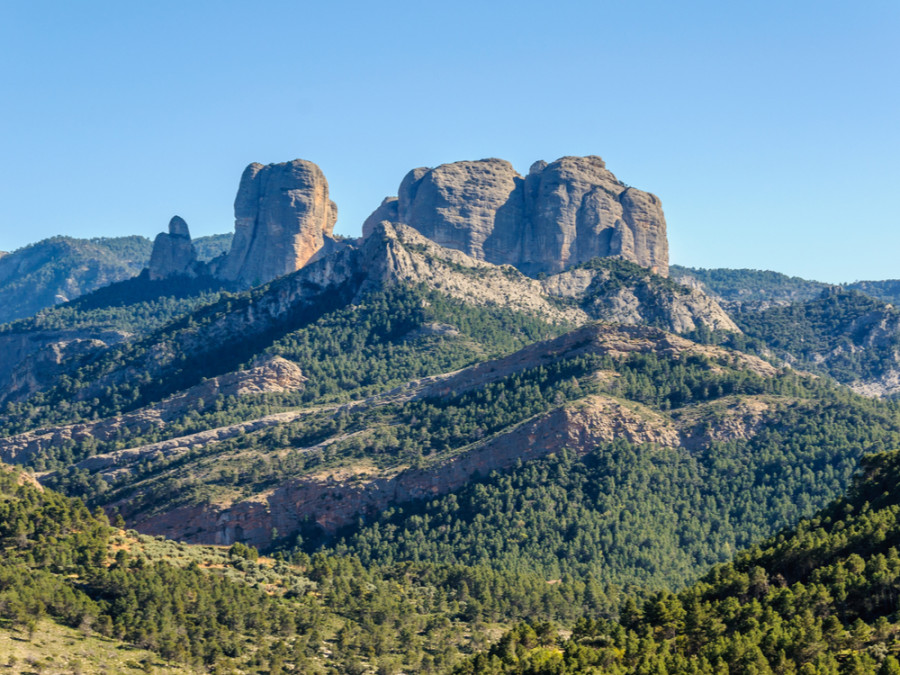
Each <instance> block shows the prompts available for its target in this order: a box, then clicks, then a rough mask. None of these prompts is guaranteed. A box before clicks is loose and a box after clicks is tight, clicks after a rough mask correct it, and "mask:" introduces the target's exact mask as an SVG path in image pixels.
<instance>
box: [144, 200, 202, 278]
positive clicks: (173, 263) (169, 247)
mask: <svg viewBox="0 0 900 675" xmlns="http://www.w3.org/2000/svg"><path fill="white" fill-rule="evenodd" d="M148 272H149V275H150V278H151V279H152V280H154V281H157V280H159V279H168V278H169V277H175V276H196V274H197V251H196V250H194V244H193V243H192V242H191V233H190V230H188V225H187V223H186V222H184V219H183V218H181V217H179V216H174V217H173V218H172V220H170V221H169V231H168V233H166V232H160V233H159V234H158V235H156V239H155V240H154V241H153V252H152V253H151V254H150V265H149V270H148Z"/></svg>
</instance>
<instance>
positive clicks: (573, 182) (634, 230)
mask: <svg viewBox="0 0 900 675" xmlns="http://www.w3.org/2000/svg"><path fill="white" fill-rule="evenodd" d="M385 220H387V221H390V222H399V223H404V224H406V225H409V226H411V227H413V228H415V229H416V230H418V231H419V232H421V233H422V234H423V235H424V236H426V237H428V238H429V239H431V240H432V241H434V242H436V243H437V244H440V245H441V246H445V247H448V248H454V249H457V250H460V251H463V252H464V253H466V254H468V255H470V256H472V257H474V258H476V259H479V260H485V261H487V262H491V263H495V264H498V265H502V264H508V265H514V266H515V267H517V268H518V269H520V270H521V271H522V272H524V273H526V274H528V275H530V276H537V275H540V274H556V273H558V272H561V271H563V270H565V269H567V268H569V267H572V266H574V265H577V264H579V263H583V262H586V261H587V260H590V259H591V258H595V257H620V258H623V259H625V260H630V261H632V262H636V263H638V264H639V265H642V266H644V267H647V268H650V269H651V270H653V271H654V272H656V273H658V274H661V275H663V276H666V275H667V274H668V270H669V247H668V240H667V239H666V221H665V216H664V215H663V211H662V204H661V202H660V200H659V198H658V197H656V196H655V195H652V194H650V193H648V192H643V191H641V190H637V189H635V188H632V187H629V186H627V185H625V184H624V183H622V182H621V181H620V180H618V179H617V178H616V177H615V176H614V175H613V174H612V173H611V172H610V171H609V170H608V169H607V168H606V164H605V163H604V162H603V160H602V159H601V158H599V157H594V156H589V157H562V158H560V159H558V160H556V161H555V162H552V163H550V164H547V163H546V162H543V161H539V162H535V163H534V164H533V165H532V167H531V170H530V171H529V174H528V176H526V177H522V176H520V175H519V174H518V173H517V172H516V170H515V169H514V168H513V167H512V165H511V164H510V163H509V162H506V161H504V160H501V159H483V160H479V161H474V162H454V163H452V164H443V165H441V166H439V167H436V168H434V169H429V168H418V169H413V170H412V171H410V172H409V173H408V174H407V175H406V177H405V178H404V179H403V181H402V182H401V184H400V188H399V190H398V195H397V197H396V198H390V197H389V198H387V199H385V200H384V202H382V204H381V206H379V207H378V208H377V209H376V210H375V211H374V212H373V213H372V215H371V216H369V218H367V219H366V222H365V223H364V224H363V236H367V235H369V234H370V233H371V232H373V231H374V229H375V226H376V225H378V223H379V222H382V221H385Z"/></svg>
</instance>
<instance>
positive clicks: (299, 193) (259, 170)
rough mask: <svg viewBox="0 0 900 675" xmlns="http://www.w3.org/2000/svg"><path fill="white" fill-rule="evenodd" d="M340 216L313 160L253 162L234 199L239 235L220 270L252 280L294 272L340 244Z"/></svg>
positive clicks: (249, 282) (226, 276) (257, 281)
mask: <svg viewBox="0 0 900 675" xmlns="http://www.w3.org/2000/svg"><path fill="white" fill-rule="evenodd" d="M336 220H337V206H336V205H335V203H334V202H333V201H331V200H330V199H329V198H328V181H326V180H325V176H324V174H323V173H322V170H321V169H319V167H318V166H316V165H315V164H313V163H312V162H307V161H305V160H302V159H296V160H294V161H293V162H285V163H282V164H269V165H267V166H263V165H262V164H255V163H254V164H251V165H250V166H248V167H247V168H246V169H245V170H244V174H243V176H242V177H241V184H240V187H239V188H238V193H237V197H236V198H235V200H234V228H235V234H234V241H233V243H232V245H231V250H230V251H229V253H228V255H227V256H226V258H225V260H224V261H223V262H222V264H221V265H220V266H219V268H218V271H217V274H218V276H219V277H221V278H223V279H227V280H230V281H237V282H238V283H240V284H241V285H244V286H251V285H257V284H262V283H266V282H268V281H271V280H272V279H275V278H276V277H279V276H282V275H284V274H290V273H291V272H295V271H297V270H298V269H300V268H301V267H303V266H304V265H305V264H306V263H307V262H309V261H310V260H311V259H312V258H313V257H314V256H316V254H319V253H320V252H324V253H327V252H330V251H331V250H333V249H334V248H337V242H336V240H335V239H334V238H333V237H332V236H331V232H332V229H333V228H334V223H335V221H336Z"/></svg>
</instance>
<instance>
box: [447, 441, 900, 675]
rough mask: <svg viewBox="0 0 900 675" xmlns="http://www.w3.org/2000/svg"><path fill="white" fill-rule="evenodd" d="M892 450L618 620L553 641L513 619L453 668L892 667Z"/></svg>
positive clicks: (895, 475)
mask: <svg viewBox="0 0 900 675" xmlns="http://www.w3.org/2000/svg"><path fill="white" fill-rule="evenodd" d="M898 484H900V452H897V451H894V452H890V453H884V454H879V455H875V456H871V457H868V458H866V460H865V461H864V462H863V473H862V475H861V476H860V477H859V478H858V479H857V481H856V482H855V484H854V486H853V487H852V489H851V490H850V491H849V493H848V495H847V496H846V497H844V498H842V499H839V500H837V501H836V502H834V503H833V504H832V505H830V506H829V507H828V508H826V509H824V510H823V511H822V512H820V513H819V514H818V515H816V516H815V517H813V518H811V519H808V520H804V521H802V522H800V523H799V525H797V526H796V527H795V528H791V529H790V530H786V531H785V532H784V533H782V534H779V535H778V536H777V537H775V538H773V539H769V540H767V541H765V542H763V543H761V544H759V545H756V546H753V547H752V548H750V549H749V550H747V551H744V552H742V553H740V554H739V555H737V557H736V559H735V560H734V562H732V563H728V564H726V565H721V566H718V567H716V568H714V569H713V570H712V571H711V572H710V573H709V574H708V575H707V576H705V577H704V578H703V579H702V580H701V581H699V582H698V583H696V584H694V585H692V586H691V587H689V588H687V589H686V590H684V591H682V592H680V593H677V594H672V593H669V592H661V593H658V594H657V595H655V596H653V597H651V598H649V599H648V600H646V601H645V602H643V603H634V602H628V603H626V605H625V607H624V608H623V610H622V612H621V614H620V616H619V619H618V620H608V619H603V618H595V617H591V618H584V619H582V620H580V621H578V622H577V623H576V624H575V626H574V631H573V632H572V635H571V637H569V638H568V639H565V640H560V638H559V636H558V633H557V632H556V631H555V630H553V629H552V628H551V627H549V626H547V625H546V624H540V623H539V624H536V625H525V624H523V625H521V626H519V627H517V628H516V629H515V630H514V631H511V632H510V633H508V634H507V635H505V636H504V637H503V638H502V639H501V640H500V641H499V642H498V643H497V644H496V645H495V646H494V647H492V648H491V649H490V650H489V651H488V652H486V653H485V654H481V655H479V656H477V657H476V658H474V659H471V660H470V661H468V662H467V663H466V664H465V665H463V666H460V667H459V668H457V669H456V670H455V671H454V672H455V673H459V674H463V673H469V674H473V675H474V674H475V673H484V674H487V673H528V674H534V675H537V674H539V673H540V674H543V673H547V674H549V673H554V674H567V673H598V674H600V673H651V672H654V673H655V672H665V673H717V672H728V673H751V672H753V673H879V674H884V675H887V674H892V673H898V672H900V661H898V658H897V656H898V647H900V622H898V617H897V615H896V609H897V593H898V588H900V585H898V584H900V553H898V546H900V520H898V518H900V490H898Z"/></svg>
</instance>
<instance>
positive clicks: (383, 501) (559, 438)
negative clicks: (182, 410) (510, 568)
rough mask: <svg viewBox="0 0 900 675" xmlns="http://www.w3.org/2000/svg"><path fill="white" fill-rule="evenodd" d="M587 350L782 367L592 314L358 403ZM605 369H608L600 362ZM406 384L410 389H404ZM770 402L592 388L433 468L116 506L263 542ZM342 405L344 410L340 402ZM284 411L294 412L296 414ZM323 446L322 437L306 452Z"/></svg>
mask: <svg viewBox="0 0 900 675" xmlns="http://www.w3.org/2000/svg"><path fill="white" fill-rule="evenodd" d="M586 353H591V354H606V355H610V356H613V357H616V358H624V357H627V356H628V355H629V354H633V353H654V354H657V355H659V356H662V357H666V358H673V359H680V358H684V357H687V356H692V355H703V356H706V357H709V358H710V359H711V360H712V361H711V364H710V367H712V368H715V367H717V366H716V362H717V361H718V362H725V361H727V362H728V363H729V364H735V361H734V359H737V362H736V365H738V367H741V368H743V369H746V370H749V371H751V372H756V373H758V374H759V375H761V376H763V377H771V376H773V375H774V374H775V373H776V372H777V371H776V369H775V368H774V367H773V366H772V365H771V364H768V363H766V362H765V361H762V360H761V359H758V358H756V357H753V356H750V355H746V354H738V353H733V352H729V351H727V350H725V349H722V348H720V347H716V346H702V345H698V344H696V343H693V342H690V341H689V340H685V339H683V338H680V337H678V336H675V335H671V334H667V333H664V332H662V331H659V330H657V329H653V328H648V327H628V326H608V325H601V324H592V325H589V326H585V327H583V328H580V329H578V330H576V331H572V332H570V333H568V334H566V335H563V336H561V337H559V338H556V339H554V340H549V341H545V342H541V343H537V344H535V345H531V346H529V347H526V348H524V349H522V350H520V351H518V352H516V353H515V354H512V355H510V356H508V357H505V358H501V359H495V360H493V361H490V362H486V363H482V364H478V365H475V366H472V367H470V368H466V369H463V370H461V371H458V372H455V373H448V374H445V375H442V376H437V377H433V378H428V381H420V382H413V383H410V384H409V385H408V386H407V387H398V388H397V389H396V390H394V391H392V392H388V393H386V394H385V395H384V396H383V397H375V399H379V398H380V400H371V401H369V402H367V403H356V404H348V405H379V404H387V403H396V402H397V401H398V400H402V399H406V400H409V398H419V397H435V396H437V397H440V396H442V395H447V394H450V393H452V394H454V395H458V394H461V393H465V392H466V391H470V390H473V389H478V388H481V387H483V386H484V385H485V384H487V383H489V382H493V381H496V380H499V379H502V378H505V377H508V376H509V375H511V374H514V373H516V372H520V371H522V370H525V369H528V368H533V367H535V365H537V364H547V363H552V362H555V361H558V360H562V359H568V358H571V357H574V356H579V355H582V354H586ZM600 375H602V373H598V376H600ZM403 392H409V393H408V395H404V394H403ZM713 406H717V407H716V408H715V409H714V410H712V413H714V414H710V413H708V412H705V410H706V409H707V408H708V409H712V408H713ZM767 410H768V407H767V405H761V406H759V405H750V404H747V405H744V404H741V403H738V404H737V405H734V406H727V405H718V403H714V404H710V405H707V404H700V405H698V406H696V408H695V410H694V411H693V412H692V413H691V414H686V413H684V412H680V413H679V415H680V416H673V415H665V414H662V413H659V412H656V411H654V410H651V409H649V408H647V407H645V406H643V405H641V404H638V403H634V402H628V401H621V400H618V399H614V398H611V397H609V396H606V395H600V394H593V395H589V396H586V397H585V398H583V399H581V400H579V401H576V402H574V403H570V404H567V405H564V406H561V407H558V408H556V409H555V410H552V411H550V412H548V413H546V414H541V415H538V416H535V417H534V418H532V419H530V420H526V421H524V422H522V423H520V424H519V425H517V426H515V427H514V428H511V429H507V430H504V431H503V432H501V433H500V434H498V435H496V436H493V437H490V438H487V439H484V440H483V441H481V442H479V443H476V444H474V445H473V446H470V447H468V448H466V449H465V450H464V451H463V452H461V453H459V454H457V455H455V456H452V457H449V458H447V459H445V460H443V461H442V462H440V463H439V464H437V465H435V466H432V467H428V468H423V469H407V470H405V471H401V472H399V473H396V472H395V473H393V474H386V475H382V476H379V477H376V478H374V479H366V480H363V481H362V482H360V481H347V480H344V479H343V478H341V477H340V476H339V475H336V476H327V475H326V476H307V477H305V478H298V479H293V480H289V481H287V482H285V483H284V484H282V485H281V486H278V487H276V488H274V489H273V490H272V491H270V492H268V493H266V494H264V495H258V496H256V497H254V498H252V499H249V500H245V501H238V502H235V503H231V504H226V503H219V504H217V505H204V506H200V507H187V508H178V509H174V510H172V511H168V512H163V513H150V512H143V511H142V512H136V511H134V510H133V507H132V506H131V505H130V503H124V502H123V503H121V504H117V505H115V506H116V507H117V508H119V509H121V511H122V512H123V514H124V515H125V516H126V517H127V518H129V519H130V520H131V522H132V523H133V524H134V525H135V526H136V527H138V528H139V529H140V530H141V531H144V532H148V533H151V534H165V535H167V536H174V537H177V538H181V539H185V540H187V541H192V542H202V543H219V544H228V543H231V542H232V541H235V540H244V541H248V542H250V543H254V544H259V545H261V544H265V543H266V542H267V541H268V539H267V538H268V537H269V536H270V533H271V530H272V528H273V527H274V528H277V529H278V530H279V531H281V532H291V531H292V530H293V529H295V528H296V527H297V523H298V522H300V521H302V520H304V519H307V518H310V519H313V520H314V521H315V522H316V523H318V524H319V525H320V526H321V527H323V528H324V529H326V530H327V531H333V530H334V529H337V528H339V527H341V526H343V525H346V524H348V523H350V522H352V521H353V520H354V518H355V517H357V516H358V515H360V514H366V513H372V512H375V511H378V510H380V509H383V508H385V507H386V506H387V505H388V504H390V503H391V502H398V501H401V502H402V501H407V500H410V499H418V498H423V497H428V496H432V495H435V494H442V493H444V492H447V491H450V490H452V489H455V488H457V487H460V486H461V485H463V484H464V483H465V482H467V481H468V480H470V479H471V478H472V477H473V476H474V475H475V474H476V473H479V474H481V475H486V474H487V473H489V472H490V471H494V470H503V469H507V468H510V467H511V466H513V465H514V464H515V463H516V462H518V461H528V460H530V459H534V458H537V457H541V456H544V455H546V454H548V453H551V452H558V451H561V450H562V449H563V448H569V449H570V450H572V451H575V452H581V451H585V452H586V451H588V450H590V449H592V448H594V447H596V445H597V444H598V443H601V442H606V441H611V440H614V439H617V438H621V439H625V440H628V441H629V442H631V443H634V444H644V443H649V444H654V445H657V446H665V447H685V448H688V447H697V446H698V444H703V443H706V442H708V441H709V440H727V439H728V438H730V437H747V436H749V435H750V434H752V433H754V432H755V428H756V427H757V426H758V425H759V421H760V416H761V415H763V414H764V413H765V412H766V411H767ZM334 412H335V414H338V412H339V411H338V410H335V411H334ZM296 414H297V413H284V415H291V416H292V417H290V419H295V418H296ZM710 420H711V422H710ZM282 421H288V418H285V419H284V420H282ZM278 422H279V421H278V420H275V419H272V418H271V416H270V417H268V418H264V419H261V420H257V421H254V422H249V423H244V426H245V427H246V430H253V429H255V428H257V425H260V424H264V425H270V424H277V423H278ZM235 426H240V425H235ZM260 428H261V427H260ZM225 432H226V430H225V429H222V430H212V431H211V432H204V433H207V434H208V436H207V437H206V438H203V439H200V438H198V436H199V435H197V434H195V435H193V436H191V437H186V438H184V439H173V440H172V441H166V442H164V443H160V444H154V446H153V447H150V446H148V447H147V448H135V449H133V450H127V451H120V452H117V453H112V454H111V455H107V456H103V457H95V458H91V459H89V460H86V461H85V462H82V463H81V464H80V465H79V468H87V469H90V470H96V471H100V472H101V473H102V474H103V475H104V477H107V478H115V477H116V476H117V475H119V474H120V473H121V472H127V471H128V464H129V463H131V462H139V461H141V459H142V458H144V457H145V456H146V452H149V451H153V452H160V453H162V454H163V455H164V456H172V455H174V454H178V453H180V452H185V451H186V450H187V449H188V448H190V447H198V443H199V444H200V445H202V443H203V442H210V443H211V442H215V441H217V440H221V438H225V437H227V436H222V434H223V433H225ZM321 447H322V445H321V444H320V445H319V446H315V447H313V448H308V449H306V450H304V452H307V451H314V450H317V449H319V448H321ZM295 451H296V450H295ZM130 509H131V510H130Z"/></svg>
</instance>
